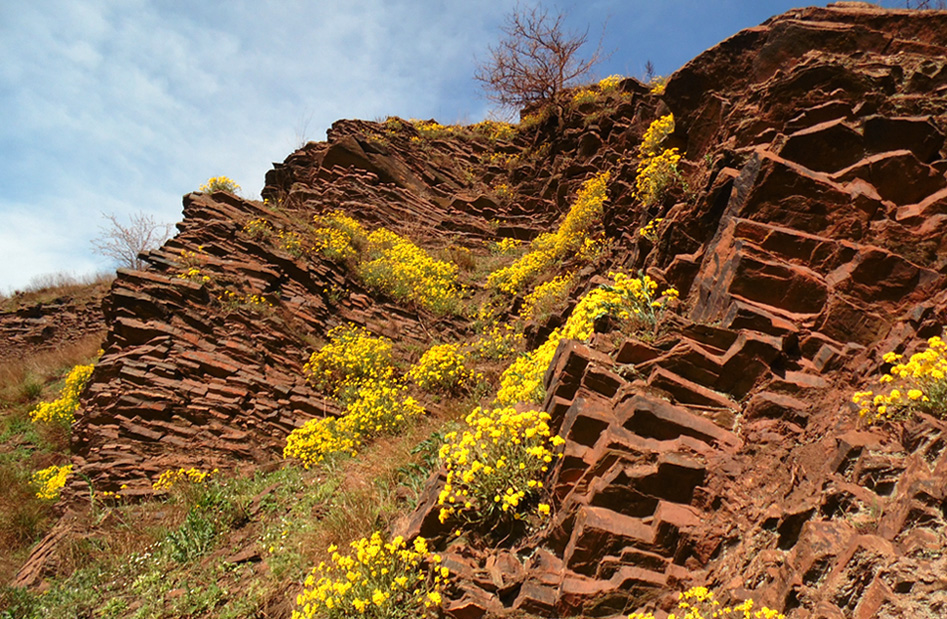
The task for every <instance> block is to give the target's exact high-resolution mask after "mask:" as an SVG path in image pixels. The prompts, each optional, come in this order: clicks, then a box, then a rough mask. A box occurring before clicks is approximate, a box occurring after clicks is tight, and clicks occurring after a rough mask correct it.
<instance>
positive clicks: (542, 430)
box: [437, 407, 565, 524]
mask: <svg viewBox="0 0 947 619" xmlns="http://www.w3.org/2000/svg"><path fill="white" fill-rule="evenodd" d="M464 421H465V422H466V428H465V429H464V430H463V431H461V432H450V433H448V434H447V435H446V436H445V443H444V445H442V446H441V450H440V458H441V460H442V461H443V462H444V464H445V466H446V468H447V481H446V483H445V485H444V489H443V490H442V491H441V493H440V495H439V496H438V500H437V502H438V505H440V506H441V509H440V513H439V518H440V521H441V522H446V521H447V520H448V519H449V518H452V517H458V518H460V519H461V520H463V521H465V522H467V523H468V524H498V523H500V522H503V521H506V522H507V523H509V522H510V521H513V520H520V519H521V518H522V517H523V516H522V514H523V512H524V511H525V510H527V509H531V508H535V510H536V512H537V513H538V514H540V515H541V516H546V515H548V514H549V512H550V506H549V505H548V504H546V503H538V497H539V494H540V492H541V490H542V487H543V482H542V480H543V478H544V477H545V473H546V472H547V471H548V470H549V465H550V463H551V462H552V461H553V457H554V456H556V455H557V454H556V452H557V451H558V447H559V446H561V445H562V444H563V443H564V442H565V441H564V440H563V439H562V438H561V437H559V436H554V435H552V432H551V430H550V428H549V423H548V422H549V414H548V413H545V412H540V411H535V410H530V411H524V412H520V411H517V410H515V409H513V408H512V407H499V408H492V409H481V408H480V407H477V408H475V409H474V410H473V411H472V412H471V413H470V414H469V415H467V417H466V418H465V420H464Z"/></svg>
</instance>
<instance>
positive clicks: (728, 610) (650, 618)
mask: <svg viewBox="0 0 947 619" xmlns="http://www.w3.org/2000/svg"><path fill="white" fill-rule="evenodd" d="M754 605H755V604H754V602H753V600H744V601H743V602H741V603H739V604H735V605H733V606H723V605H721V604H720V602H718V601H717V600H715V599H714V594H713V591H710V590H708V589H707V588H706V587H692V588H690V589H688V590H687V591H685V592H683V593H681V594H680V598H679V601H678V603H677V607H678V609H680V610H682V611H684V612H683V613H682V614H680V615H677V614H674V613H671V614H670V615H668V619H718V618H719V619H729V618H732V619H738V618H739V619H786V618H785V615H783V614H782V613H780V612H778V611H775V610H773V609H772V608H767V607H765V606H763V607H762V608H759V609H758V610H753V607H754ZM628 619H654V615H653V614H652V613H632V614H630V615H629V616H628Z"/></svg>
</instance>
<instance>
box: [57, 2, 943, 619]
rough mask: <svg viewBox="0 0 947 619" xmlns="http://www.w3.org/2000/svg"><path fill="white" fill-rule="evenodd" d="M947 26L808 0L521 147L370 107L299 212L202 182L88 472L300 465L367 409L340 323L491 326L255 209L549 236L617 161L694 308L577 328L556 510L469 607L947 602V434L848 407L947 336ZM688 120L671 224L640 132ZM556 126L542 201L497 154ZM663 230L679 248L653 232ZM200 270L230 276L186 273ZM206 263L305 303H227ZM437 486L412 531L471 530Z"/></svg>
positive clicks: (117, 381) (534, 166)
mask: <svg viewBox="0 0 947 619" xmlns="http://www.w3.org/2000/svg"><path fill="white" fill-rule="evenodd" d="M945 41H947V13H943V12H914V11H884V10H881V9H878V8H876V7H873V6H871V5H866V4H864V3H838V4H837V5H833V6H830V7H828V8H810V9H799V10H794V11H791V12H789V13H786V14H784V15H781V16H778V17H775V18H773V19H771V20H770V21H768V22H766V23H765V24H763V25H761V26H759V27H756V28H751V29H748V30H746V31H743V32H741V33H739V34H737V35H736V36H734V37H732V38H730V39H728V40H727V41H725V42H723V43H721V44H720V45H718V46H717V47H715V48H713V49H711V50H709V51H707V52H705V53H704V54H702V55H700V56H699V57H698V58H696V59H695V60H693V61H692V62H690V63H689V64H688V65H686V66H685V67H684V68H682V69H681V70H680V71H679V72H678V73H676V74H675V75H674V76H672V78H671V79H670V81H669V82H668V84H667V89H666V93H665V95H664V96H663V97H658V96H656V95H650V94H648V93H647V89H646V88H643V87H642V86H641V85H640V84H637V83H636V82H634V81H628V82H627V83H626V84H625V85H623V87H622V88H623V89H624V90H625V91H626V92H627V93H629V96H628V98H627V100H626V101H625V102H624V103H622V105H620V106H618V107H616V108H615V109H613V110H610V112H609V113H608V114H604V115H601V116H599V117H596V118H594V119H593V120H594V122H593V121H592V120H587V119H586V118H585V117H584V116H583V114H582V113H581V110H569V109H567V106H561V105H560V106H558V107H557V108H556V111H555V112H554V113H553V114H552V115H551V116H550V117H549V118H548V120H547V121H545V122H544V123H543V124H541V125H540V126H538V127H537V128H536V130H535V132H534V133H532V134H529V135H526V136H520V137H519V138H517V140H518V141H517V142H515V143H513V142H511V143H509V144H501V145H500V146H499V147H498V146H497V145H489V144H487V143H486V142H483V141H481V140H478V139H464V140H460V139H454V138H451V137H450V136H446V137H444V138H442V139H436V140H432V141H430V142H429V145H428V150H426V151H425V152H424V153H423V156H422V154H421V153H420V152H419V151H418V150H417V148H416V147H414V146H412V143H411V141H410V140H409V136H408V135H407V134H405V135H388V136H387V137H386V134H385V133H384V127H383V126H381V125H379V124H376V123H364V122H359V121H343V122H340V123H337V124H336V125H335V126H334V127H333V129H332V130H331V131H330V133H329V140H328V142H327V143H320V144H315V143H311V144H309V145H307V146H305V147H304V148H302V149H300V150H299V151H297V152H296V153H294V154H292V155H291V156H290V157H289V158H288V159H287V160H286V161H285V162H284V163H283V164H279V165H277V166H276V167H275V168H274V170H272V171H271V172H270V173H269V174H268V175H267V187H266V188H265V189H264V192H263V195H264V196H265V197H267V198H268V199H269V200H270V201H271V202H274V203H278V204H279V208H278V209H272V208H269V207H264V206H262V205H260V204H259V203H252V202H247V201H242V200H238V199H235V198H233V197H231V196H228V195H225V194H215V195H211V196H204V195H198V194H192V195H190V196H187V197H186V198H185V220H184V223H183V224H182V225H181V232H180V234H179V235H178V236H177V237H176V238H175V239H174V240H173V241H171V242H169V243H168V244H167V245H166V246H165V247H164V248H162V249H161V250H160V251H157V252H154V253H153V254H152V255H151V256H150V258H149V261H150V263H151V265H152V266H151V268H149V269H148V270H147V271H143V272H122V273H120V274H119V278H118V280H117V281H116V283H115V286H114V288H113V290H112V293H111V295H110V296H109V298H108V300H107V303H106V306H105V307H106V319H107V321H108V324H109V336H108V341H107V348H106V351H105V355H104V356H103V357H102V361H101V362H100V364H99V366H98V367H97V369H96V372H95V375H94V377H93V381H92V385H91V387H90V388H89V390H88V392H87V394H86V396H85V399H84V411H83V412H82V414H81V415H80V418H79V421H78V423H77V426H76V431H75V440H76V442H75V448H76V454H77V455H76V464H77V465H78V469H79V471H80V472H82V473H83V474H85V475H87V476H89V477H90V478H91V479H92V480H93V483H95V484H96V487H103V488H109V487H114V486H117V485H118V484H120V483H127V484H129V486H130V492H133V493H134V492H140V493H147V492H148V489H149V486H148V481H149V478H151V477H153V476H154V475H155V474H157V472H159V471H161V470H164V469H167V468H171V467H176V466H183V465H187V466H191V465H195V464H199V465H203V466H205V467H210V466H222V467H224V466H237V465H239V463H245V462H247V461H251V462H257V463H259V462H266V461H269V460H273V459H275V458H277V457H278V455H279V450H280V449H281V447H282V444H283V441H284V439H285V436H286V434H287V433H288V432H289V431H290V430H291V429H292V428H293V427H296V426H297V425H299V424H301V423H302V422H303V421H304V420H305V419H306V418H308V417H311V416H315V415H324V414H334V413H335V412H337V411H334V410H333V409H332V406H331V404H329V403H328V402H326V401H325V400H323V399H322V397H321V396H320V395H319V394H317V393H316V392H314V391H313V390H312V389H311V387H309V386H308V385H307V384H306V382H305V381H304V380H303V379H302V373H301V368H302V364H303V363H304V362H305V360H306V358H307V356H308V353H309V352H311V350H312V344H311V339H310V338H311V337H312V336H314V335H315V336H316V337H318V336H319V335H321V334H324V333H325V332H326V331H327V330H328V328H330V327H331V326H334V325H335V324H338V323H339V322H341V321H344V320H348V321H353V322H355V323H357V324H362V325H366V326H368V327H369V328H370V329H372V330H373V331H375V332H376V333H380V334H384V335H389V336H391V337H393V338H397V339H398V340H400V341H405V342H418V343H421V342H427V341H428V336H427V335H426V334H425V330H426V329H432V328H433V329H436V330H438V331H439V332H440V333H442V334H443V333H450V332H451V330H455V332H459V331H460V330H462V329H463V328H464V325H463V324H459V323H458V322H457V321H451V320H443V321H441V322H440V323H439V324H432V323H430V322H428V321H422V320H421V319H420V317H419V316H418V315H417V313H416V312H413V311H408V310H405V309H404V308H399V307H397V306H396V305H393V304H390V303H387V302H385V301H384V300H383V299H380V298H378V297H377V296H372V295H370V294H368V293H367V292H366V291H364V290H362V289H361V288H360V286H359V284H358V283H357V282H356V281H354V280H352V279H351V278H350V277H348V276H347V275H346V273H345V271H344V270H343V269H341V268H340V267H338V266H337V265H335V264H333V263H331V262H328V261H324V260H322V259H321V258H318V257H314V256H310V257H294V256H293V255H291V254H289V253H288V252H287V251H286V250H284V249H281V248H280V247H279V246H278V245H276V244H272V243H269V244H268V243H264V242H261V241H260V240H259V239H253V238H250V237H248V236H247V234H246V233H245V232H244V231H243V226H244V225H245V224H246V223H247V222H248V221H249V220H251V219H253V218H255V217H260V216H265V217H267V218H268V219H269V220H270V221H271V222H272V224H273V225H274V226H275V227H276V228H278V229H283V230H293V229H294V226H296V225H297V224H296V223H294V221H298V218H302V219H308V218H309V217H311V215H312V214H313V213H314V212H319V211H323V210H327V209H331V208H340V209H342V210H344V211H345V212H347V213H349V214H351V215H353V216H355V217H356V218H358V219H359V220H361V221H363V222H365V223H367V224H369V225H373V226H374V225H386V226H390V227H394V228H399V229H403V227H404V226H405V225H406V224H410V226H411V228H412V230H413V231H414V234H413V235H412V236H413V237H414V238H416V239H421V240H423V241H425V242H430V243H433V244H437V243H447V242H448V241H450V242H454V243H459V244H464V243H477V242H482V241H483V240H485V239H494V238H497V236H501V237H502V236H505V237H513V238H521V239H528V238H532V237H534V236H535V235H536V234H538V233H539V232H540V231H543V230H546V229H548V228H549V226H550V225H551V224H552V223H553V222H554V221H555V220H556V219H557V217H558V216H559V215H560V213H561V212H562V211H563V210H565V208H566V207H567V204H568V200H569V197H570V196H571V195H573V194H574V191H575V189H576V188H577V187H578V186H579V184H580V183H581V182H582V181H583V180H584V179H586V178H588V177H589V176H590V175H591V174H593V173H595V172H598V171H601V170H604V169H608V170H611V171H612V179H613V180H612V183H611V185H610V188H609V202H608V203H607V205H606V209H607V212H606V222H605V223H606V232H607V234H608V235H609V236H610V238H611V239H612V241H613V246H614V248H615V251H614V254H613V255H612V257H613V264H614V265H620V266H623V267H625V268H626V269H627V270H634V269H642V270H645V271H647V272H648V273H649V274H651V275H652V276H653V277H655V278H657V279H659V280H661V281H663V282H667V283H668V284H672V285H674V286H676V287H677V288H678V289H679V290H680V291H681V295H682V298H685V304H684V305H685V308H686V309H685V311H684V312H683V314H684V316H683V317H679V318H676V319H674V320H672V321H671V322H669V323H668V324H667V325H666V327H667V333H666V335H664V336H662V337H659V338H657V339H652V340H643V339H635V338H625V339H624V340H623V341H620V342H616V341H614V339H613V336H614V334H599V335H596V336H595V337H594V338H593V340H592V341H591V342H590V343H588V344H581V343H576V342H565V343H563V344H562V345H561V346H560V348H559V350H558V351H557V354H556V358H555V360H554V362H553V365H552V367H551V368H550V370H549V372H548V373H547V375H546V381H545V384H546V389H547V394H548V395H547V398H546V401H545V403H544V407H545V409H546V410H547V411H548V412H549V413H550V414H551V415H552V416H553V421H554V423H555V425H556V427H557V428H559V429H560V431H561V433H562V435H563V436H564V437H565V438H566V440H567V442H566V445H565V455H564V457H563V459H562V461H561V463H560V464H559V465H558V466H557V467H556V468H555V470H554V471H553V474H552V476H551V480H550V487H551V490H552V495H553V497H554V501H553V503H554V509H553V511H554V513H553V517H552V518H551V521H550V524H549V525H548V527H546V528H545V529H543V530H542V531H540V532H539V533H537V534H536V535H534V536H532V537H530V538H528V539H527V540H524V541H521V542H519V543H518V544H516V545H515V546H514V547H512V548H503V549H485V550H477V549H474V548H469V547H457V546H452V547H449V548H448V550H447V552H446V557H447V558H446V559H445V562H446V563H445V564H446V565H448V566H449V567H450V568H451V571H452V573H454V574H455V575H456V576H457V578H458V579H459V583H458V587H457V590H456V591H454V592H453V594H452V597H451V599H450V600H449V601H448V602H447V605H446V609H447V611H448V612H449V613H450V614H452V615H453V616H457V617H478V616H480V615H483V614H484V613H486V612H496V613H502V612H507V611H510V610H521V611H526V612H530V613H537V614H541V615H547V616H558V615H568V614H578V613H585V614H589V615H594V616H605V615H612V614H616V613H619V612H628V611H631V610H635V609H639V608H645V607H650V608H653V607H655V606H657V607H659V608H663V609H665V610H667V609H669V608H670V607H671V605H673V603H674V601H675V600H676V593H677V591H679V590H680V589H681V588H684V587H688V586H693V585H707V586H710V587H714V588H716V589H718V590H719V591H721V595H723V596H728V595H729V596H732V597H733V598H734V599H737V598H739V599H742V598H744V597H753V598H754V599H755V600H756V601H757V602H758V603H761V604H766V605H769V606H770V607H773V608H776V609H779V610H783V611H784V612H786V613H787V615H788V616H789V617H794V618H805V619H810V618H811V619H815V618H835V617H859V618H862V617H864V618H868V617H876V616H877V617H902V616H903V617H909V616H924V612H926V613H927V614H928V616H941V615H944V614H947V594H945V593H944V587H943V585H942V582H943V581H942V574H943V573H944V568H945V567H947V565H945V561H947V559H945V558H944V554H943V549H944V548H945V547H947V468H945V467H947V456H945V455H944V453H945V449H944V447H945V445H947V438H945V437H944V429H945V427H944V423H943V422H941V421H938V420H935V419H931V418H926V417H921V418H919V419H916V420H914V421H911V422H910V423H907V424H905V425H904V427H903V428H902V427H900V426H893V427H882V428H859V427H858V426H857V422H856V417H855V415H854V414H853V411H852V410H851V407H850V405H849V404H848V402H849V398H850V395H851V393H852V392H853V391H854V390H856V389H858V388H861V387H863V386H864V385H866V384H868V383H870V382H873V381H874V379H875V378H876V377H877V376H878V375H879V372H880V371H881V369H882V368H883V361H882V358H881V355H882V354H883V353H884V352H887V351H897V352H901V353H907V354H910V353H911V352H914V351H915V350H916V349H917V347H918V346H919V345H920V343H921V341H922V340H923V339H924V338H927V337H930V336H932V335H936V334H939V333H940V331H941V329H942V327H943V325H945V324H947V291H945V281H944V276H945V273H947V245H945V243H947V241H945V239H947V234H945V232H947V198H945V196H947V178H945V172H947V151H945V137H944V135H945V131H947V111H945V110H947V60H945V59H947V48H945V43H944V42H945ZM668 110H669V111H671V112H673V113H674V115H675V121H676V124H677V126H676V130H675V133H674V134H673V135H672V136H671V138H670V139H671V141H672V142H674V143H676V144H679V145H680V146H681V147H682V152H683V153H684V156H685V161H684V162H683V168H684V172H685V175H686V176H687V178H688V183H689V187H690V190H691V194H692V195H686V196H685V195H684V194H683V192H680V193H679V195H677V196H672V198H675V197H676V198H679V201H678V202H677V203H676V204H674V203H673V202H674V200H673V199H671V200H669V201H668V202H667V204H665V205H662V206H659V207H655V208H653V209H651V210H650V211H645V210H643V209H642V208H641V207H640V205H639V204H637V203H636V202H635V200H634V199H633V197H632V188H633V186H634V177H635V170H636V165H637V160H636V155H637V145H638V143H639V142H640V136H641V134H642V132H643V131H644V130H645V129H646V128H647V126H648V124H649V123H650V122H651V120H653V119H654V118H656V117H657V116H658V115H659V114H662V113H666V112H667V111H668ZM542 144H547V146H545V147H543V148H542V149H537V152H541V153H542V154H541V155H540V156H537V157H536V158H535V159H532V160H529V161H521V162H520V163H519V164H518V165H517V166H515V168H514V169H513V171H512V172H511V174H510V178H511V179H512V181H513V182H514V183H515V184H516V187H517V191H518V195H519V196H522V199H521V200H517V201H516V202H515V203H508V202H504V201H503V200H500V199H497V197H496V196H495V195H493V194H491V193H490V192H489V191H484V190H483V187H484V186H488V185H489V184H490V183H492V182H493V181H494V179H496V178H498V177H499V169H498V167H497V166H495V165H493V164H490V163H485V162H484V158H483V157H482V155H483V154H484V153H487V152H495V151H497V150H499V151H500V152H508V153H517V152H526V151H527V150H528V149H531V148H533V147H538V146H540V145H542ZM471 177H476V178H477V182H476V183H474V182H471V181H470V178H471ZM655 217H664V218H665V221H664V223H663V224H662V226H661V236H660V238H659V239H658V240H657V242H652V241H651V240H649V239H647V238H644V237H641V236H640V235H639V234H638V232H637V231H638V230H639V229H640V228H641V227H643V226H644V225H645V224H646V223H647V222H648V221H650V220H651V219H653V218H655ZM294 218H295V220H294ZM182 251H185V252H193V255H196V256H198V257H197V258H193V257H192V258H188V259H185V257H183V256H182V254H181V252H182ZM188 260H190V261H191V262H193V264H194V265H195V266H197V267H198V268H199V270H200V274H199V275H196V276H195V277H193V278H191V279H182V278H180V277H178V276H179V275H181V274H183V273H185V271H186V267H187V266H188V264H187V261H188ZM602 270H603V271H604V270H606V269H605V267H604V266H602ZM594 274H595V273H594V272H593V270H592V269H590V270H588V271H587V272H585V273H584V275H587V276H589V278H590V279H591V278H592V276H593V275H594ZM204 275H207V276H208V277H211V278H213V281H214V282H215V283H216V285H217V286H218V288H219V287H227V288H228V289H232V290H233V291H234V292H240V293H241V294H245V293H250V292H253V293H262V294H264V295H269V296H270V297H272V298H276V296H277V295H278V297H279V303H278V304H277V307H276V308H275V309H274V310H272V311H269V310H267V311H264V312H260V313H257V312H256V311H253V310H249V309H247V308H241V309H233V310H227V309H226V308H224V307H223V306H221V305H220V304H218V303H215V302H214V300H213V299H211V298H209V297H208V295H209V292H208V290H210V289H213V287H210V286H207V285H205V284H204V283H202V279H200V278H202V277H203V276H204ZM437 484H438V479H437V477H436V476H435V477H434V478H432V480H431V487H430V488H429V489H428V493H427V501H426V503H425V504H424V505H422V507H421V509H420V510H419V512H418V514H416V515H415V517H414V518H412V519H410V521H409V522H406V523H404V525H403V529H404V531H403V532H404V533H408V534H410V533H417V532H419V531H420V532H423V533H424V534H425V535H430V536H435V537H436V536H437V535H439V534H443V533H446V532H445V531H442V530H441V529H440V525H439V524H438V522H437V518H436V517H435V518H431V517H430V516H431V514H432V510H434V509H435V506H434V501H435V500H436V497H437ZM922 611H923V612H922Z"/></svg>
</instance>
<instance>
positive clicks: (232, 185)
mask: <svg viewBox="0 0 947 619" xmlns="http://www.w3.org/2000/svg"><path fill="white" fill-rule="evenodd" d="M199 191H201V192H203V193H213V192H215V191H226V192H227V193H232V194H236V193H237V192H238V191H240V185H238V184H237V183H236V182H234V181H233V180H232V179H229V178H227V177H226V176H214V177H211V178H209V179H207V182H206V183H204V184H203V185H201V187H200V189H199Z"/></svg>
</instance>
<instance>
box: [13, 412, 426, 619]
mask: <svg viewBox="0 0 947 619" xmlns="http://www.w3.org/2000/svg"><path fill="white" fill-rule="evenodd" d="M443 423H444V421H443V420H439V419H426V420H423V421H421V422H420V423H418V424H416V425H415V426H414V427H412V428H411V429H410V430H409V431H408V433H407V434H405V435H404V436H401V437H395V438H392V439H390V440H389V441H388V442H387V443H385V444H376V445H372V446H369V447H368V448H366V449H365V450H364V451H363V452H362V453H361V454H360V455H359V457H358V458H344V457H343V458H335V459H333V460H330V461H329V462H327V463H326V464H324V465H322V466H319V467H315V468H312V469H309V470H306V469H303V468H301V467H297V466H294V465H292V464H290V463H287V464H285V465H284V466H283V467H281V468H279V469H277V470H275V471H270V472H260V471H257V472H256V473H254V474H253V475H248V476H244V477H225V476H223V475H222V474H221V475H219V476H218V477H217V478H211V480H210V481H207V482H204V483H203V484H186V483H183V484H180V485H176V486H175V487H173V488H172V489H171V492H170V493H169V494H168V495H167V496H165V497H164V498H156V499H155V500H151V501H146V502H144V503H141V504H128V503H123V502H121V501H120V502H119V503H117V504H111V505H108V504H106V503H104V502H103V501H96V503H95V504H94V506H93V508H92V509H91V510H89V511H88V512H87V513H85V514H83V515H82V517H81V520H82V522H81V523H80V525H79V529H80V530H84V531H86V533H84V534H83V535H82V536H79V537H77V538H76V539H74V540H73V541H72V542H70V543H69V544H68V548H67V550H66V552H65V554H66V555H67V557H66V559H65V560H64V561H63V563H64V568H65V569H64V570H63V572H62V574H61V575H60V576H58V577H54V578H52V579H50V581H49V582H48V585H49V586H48V588H47V590H46V591H45V592H44V593H38V592H32V591H24V590H18V589H11V588H6V589H2V590H0V619H6V618H7V617H10V618H12V617H16V618H18V619H20V618H22V619H28V618H33V617H116V618H117V617H141V618H144V617H148V618H152V617H156V618H161V617H169V618H170V617H184V616H187V617H202V616H205V617H211V616H212V617H232V618H242V617H257V616H270V615H269V614H268V613H271V612H275V613H276V614H288V613H287V612H286V611H287V609H288V608H289V607H288V606H287V604H291V603H292V599H293V598H294V597H295V591H296V587H297V586H298V585H299V583H301V582H302V580H303V579H304V578H305V576H306V574H308V572H309V571H310V570H311V569H312V567H313V566H314V565H316V564H317V563H318V562H319V561H321V560H324V559H326V558H327V557H326V556H325V552H326V551H325V549H326V548H327V547H328V546H329V545H330V544H337V545H339V546H344V545H347V544H348V543H349V542H350V541H352V540H354V539H358V538H360V537H363V536H367V535H370V534H371V532H372V531H374V530H376V529H378V528H386V527H389V526H390V524H391V523H392V522H393V521H394V520H395V519H396V518H397V517H399V516H400V515H402V514H404V513H407V512H409V511H410V510H412V509H413V508H414V507H415V505H416V504H417V500H418V496H419V495H420V493H421V491H422V490H423V486H424V481H425V480H426V479H427V478H428V476H429V475H430V473H431V470H432V468H433V467H434V466H436V465H437V450H438V448H439V447H440V444H441V440H442V433H441V426H442V425H443ZM245 550H250V551H253V552H255V554H256V557H254V558H253V560H251V561H248V562H244V563H237V564H234V563H231V562H229V561H228V559H230V558H231V557H233V556H234V555H236V554H237V553H240V552H241V551H245ZM277 611H279V612H277Z"/></svg>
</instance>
